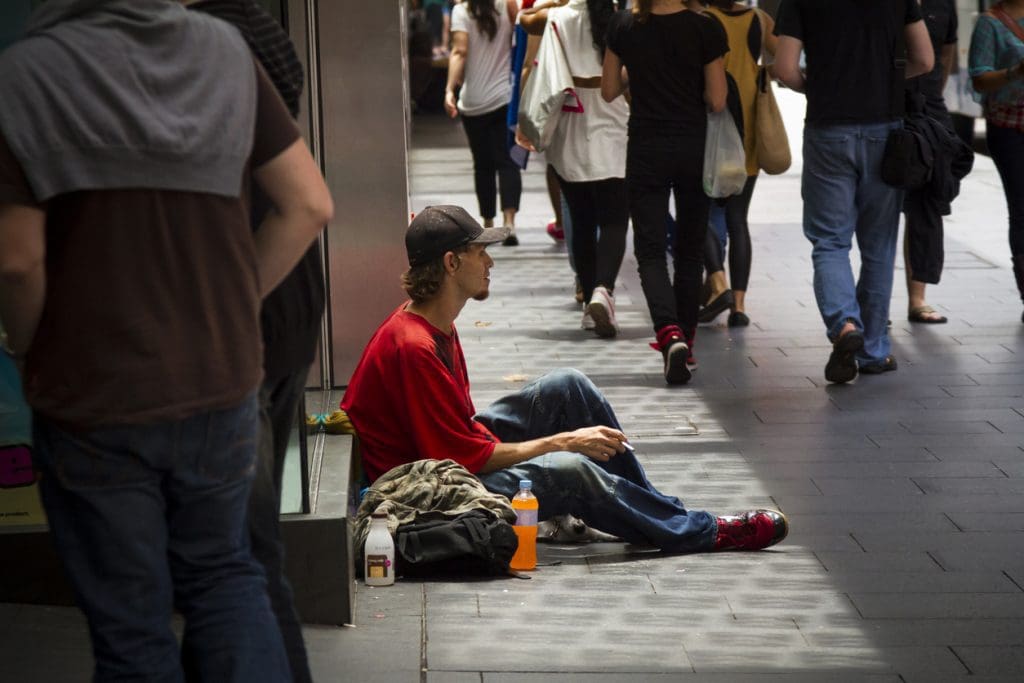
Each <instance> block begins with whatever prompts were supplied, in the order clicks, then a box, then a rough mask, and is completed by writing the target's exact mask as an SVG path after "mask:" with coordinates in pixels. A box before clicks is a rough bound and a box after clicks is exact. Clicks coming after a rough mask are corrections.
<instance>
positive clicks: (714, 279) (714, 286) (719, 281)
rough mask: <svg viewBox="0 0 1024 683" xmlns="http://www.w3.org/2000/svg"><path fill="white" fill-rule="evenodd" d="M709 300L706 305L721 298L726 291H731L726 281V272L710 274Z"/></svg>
mask: <svg viewBox="0 0 1024 683" xmlns="http://www.w3.org/2000/svg"><path fill="white" fill-rule="evenodd" d="M708 284H709V287H708V289H709V290H710V291H709V293H708V299H707V301H705V302H704V303H705V304H709V303H711V302H712V301H714V300H715V299H717V298H718V297H719V295H721V294H722V292H724V291H725V290H727V289H729V283H728V282H726V280H725V271H724V270H717V271H715V272H714V273H708Z"/></svg>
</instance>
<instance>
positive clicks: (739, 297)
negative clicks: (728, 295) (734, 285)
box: [732, 289, 747, 313]
mask: <svg viewBox="0 0 1024 683" xmlns="http://www.w3.org/2000/svg"><path fill="white" fill-rule="evenodd" d="M732 296H733V305H732V310H733V311H734V312H738V313H743V312H744V311H746V309H745V308H744V307H743V299H744V298H745V297H746V296H747V293H746V292H744V291H743V290H742V289H734V290H732Z"/></svg>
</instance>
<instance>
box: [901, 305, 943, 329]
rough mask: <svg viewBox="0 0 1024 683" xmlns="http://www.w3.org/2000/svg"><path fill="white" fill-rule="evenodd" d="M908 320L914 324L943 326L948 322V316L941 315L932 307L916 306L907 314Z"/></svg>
mask: <svg viewBox="0 0 1024 683" xmlns="http://www.w3.org/2000/svg"><path fill="white" fill-rule="evenodd" d="M907 320H909V321H910V322H912V323H924V324H925V325H941V324H943V323H945V322H948V319H947V318H946V316H944V315H941V314H940V313H939V312H938V311H936V310H935V309H934V308H932V307H931V306H928V305H927V304H925V305H924V306H914V307H913V308H911V309H910V312H909V313H907Z"/></svg>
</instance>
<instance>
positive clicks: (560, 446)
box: [480, 427, 626, 474]
mask: <svg viewBox="0 0 1024 683" xmlns="http://www.w3.org/2000/svg"><path fill="white" fill-rule="evenodd" d="M625 442H626V435H625V434H623V433H622V432H620V431H619V430H618V429H614V428H612V427H583V428H581V429H577V430H576V431H573V432H562V433H561V434H554V435H552V436H545V437H542V438H540V439H533V440H531V441H523V442H520V443H499V444H497V445H495V447H494V452H493V453H492V454H491V457H490V458H489V459H488V460H487V462H486V463H484V466H483V467H481V468H480V474H486V473H488V472H494V471H496V470H500V469H504V468H506V467H511V466H512V465H517V464H519V463H521V462H523V461H524V460H529V459H530V458H536V457H537V456H538V455H544V454H545V453H554V452H556V451H568V452H570V453H580V454H582V455H585V456H587V457H588V458H593V459H594V460H598V461H600V462H607V461H608V460H611V459H612V458H613V457H615V455H617V454H618V453H622V452H624V451H625V450H626V446H625V445H624V444H625Z"/></svg>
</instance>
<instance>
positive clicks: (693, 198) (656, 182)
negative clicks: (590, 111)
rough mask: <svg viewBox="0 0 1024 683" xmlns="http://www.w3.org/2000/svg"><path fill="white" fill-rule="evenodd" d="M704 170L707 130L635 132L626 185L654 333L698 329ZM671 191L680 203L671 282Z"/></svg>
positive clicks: (706, 203) (707, 204)
mask: <svg viewBox="0 0 1024 683" xmlns="http://www.w3.org/2000/svg"><path fill="white" fill-rule="evenodd" d="M703 170H704V131H703V130H700V131H694V134H693V135H687V136H657V135H634V134H630V137H629V143H628V145H627V148H626V185H627V187H628V191H629V213H630V216H632V218H633V252H634V254H635V255H636V260H637V264H638V270H639V272H640V285H641V287H642V288H643V290H644V297H645V298H646V299H647V308H648V310H649V311H650V314H651V320H652V321H653V322H654V331H655V332H657V331H658V330H660V329H661V328H663V327H665V326H666V325H678V326H680V327H681V328H682V329H683V331H684V332H687V333H688V331H689V330H693V329H696V327H697V308H698V307H699V306H700V285H701V277H702V275H703V271H704V237H705V235H706V234H707V229H708V210H709V207H710V205H711V200H710V199H708V196H707V195H706V194H704V188H703V185H702V182H703V181H702V175H703ZM669 192H672V193H673V194H674V195H675V203H676V206H675V209H676V219H675V221H676V228H675V232H674V235H673V242H672V250H671V253H672V260H673V264H674V266H675V268H674V271H673V276H672V279H671V280H670V279H669V274H668V262H667V260H666V256H665V254H666V239H667V236H666V230H665V216H666V213H667V211H668V201H669V199H668V198H669Z"/></svg>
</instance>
